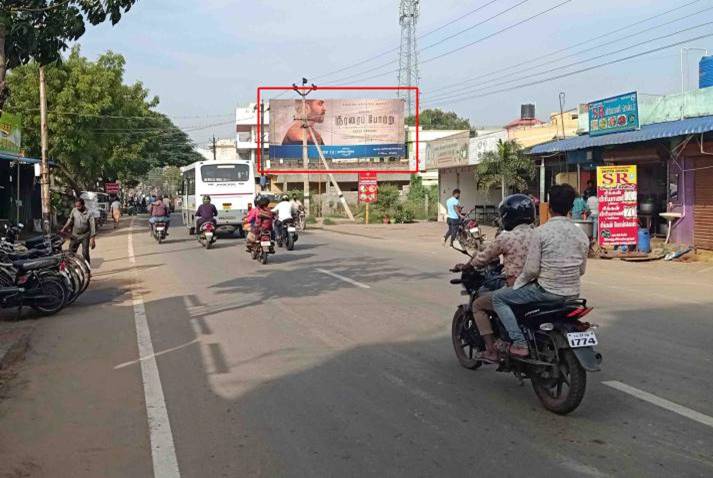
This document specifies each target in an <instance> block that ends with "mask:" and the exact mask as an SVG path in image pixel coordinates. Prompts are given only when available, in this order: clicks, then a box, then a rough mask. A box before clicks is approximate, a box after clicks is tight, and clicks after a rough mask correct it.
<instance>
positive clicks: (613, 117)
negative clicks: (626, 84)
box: [588, 91, 639, 136]
mask: <svg viewBox="0 0 713 478" xmlns="http://www.w3.org/2000/svg"><path fill="white" fill-rule="evenodd" d="M588 109H589V136H601V135H603V134H610V133H619V132H622V131H631V130H635V129H639V102H638V98H637V94H636V92H635V91H634V92H632V93H626V94H625V95H619V96H613V97H611V98H606V99H603V100H599V101H593V102H591V103H589V105H588Z"/></svg>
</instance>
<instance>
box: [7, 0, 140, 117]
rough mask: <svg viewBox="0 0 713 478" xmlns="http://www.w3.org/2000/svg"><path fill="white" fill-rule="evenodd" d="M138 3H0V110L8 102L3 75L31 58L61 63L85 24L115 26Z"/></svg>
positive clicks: (68, 0) (128, 0)
mask: <svg viewBox="0 0 713 478" xmlns="http://www.w3.org/2000/svg"><path fill="white" fill-rule="evenodd" d="M136 1H137V0H0V110H2V109H3V105H4V103H5V100H6V99H7V93H8V90H7V88H6V84H5V72H6V71H7V70H9V69H12V68H14V67H16V66H19V65H23V64H25V63H27V62H29V61H30V60H32V59H34V60H35V61H37V62H39V63H40V64H41V65H47V64H49V63H52V62H54V61H58V60H60V59H61V58H60V53H61V52H62V51H64V50H66V49H67V46H68V44H69V42H72V41H75V40H77V39H78V38H79V37H81V36H82V35H83V34H84V31H85V23H86V22H89V23H91V24H92V25H97V24H99V23H103V22H104V21H106V20H107V18H108V19H110V20H111V23H112V24H116V23H117V22H118V21H119V20H120V19H121V16H122V14H123V13H125V12H126V11H128V10H129V9H130V8H131V6H132V5H134V4H135V3H136Z"/></svg>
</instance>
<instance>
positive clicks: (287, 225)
mask: <svg viewBox="0 0 713 478" xmlns="http://www.w3.org/2000/svg"><path fill="white" fill-rule="evenodd" d="M298 237H299V236H298V235H297V226H296V225H295V220H294V219H286V220H284V221H281V222H280V227H279V229H278V231H277V246H278V247H282V246H283V245H284V246H285V247H286V248H287V250H288V251H291V250H293V249H294V248H295V242H297V239H298Z"/></svg>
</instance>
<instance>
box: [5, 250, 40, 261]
mask: <svg viewBox="0 0 713 478" xmlns="http://www.w3.org/2000/svg"><path fill="white" fill-rule="evenodd" d="M49 253H50V250H49V249H31V250H29V251H26V252H10V253H8V254H7V257H8V259H10V260H12V261H27V260H30V259H37V258H39V257H45V256H47V255H48V254H49Z"/></svg>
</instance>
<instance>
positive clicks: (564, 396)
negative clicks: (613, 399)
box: [532, 349, 587, 415]
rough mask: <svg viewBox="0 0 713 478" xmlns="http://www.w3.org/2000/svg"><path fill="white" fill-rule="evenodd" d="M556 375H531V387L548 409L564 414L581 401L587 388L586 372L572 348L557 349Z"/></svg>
mask: <svg viewBox="0 0 713 478" xmlns="http://www.w3.org/2000/svg"><path fill="white" fill-rule="evenodd" d="M557 367H558V369H559V374H558V376H557V377H551V378H550V377H547V378H544V377H542V375H540V374H538V375H534V376H533V377H532V388H533V389H534V390H535V394H536V395H537V398H539V399H540V402H542V405H543V406H544V407H545V408H546V409H547V410H549V411H551V412H554V413H557V414H559V415H566V414H568V413H569V412H571V411H573V410H574V409H575V408H577V407H578V406H579V404H580V403H582V399H583V398H584V392H585V391H586V389H587V372H586V371H585V370H584V368H583V367H582V365H581V364H580V363H579V360H577V357H576V356H575V355H574V352H573V351H572V349H561V350H560V351H559V363H558V364H557Z"/></svg>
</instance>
